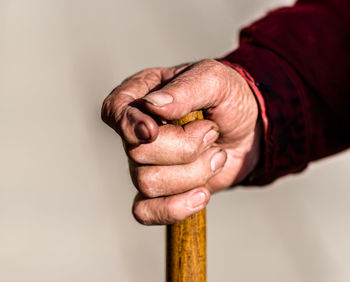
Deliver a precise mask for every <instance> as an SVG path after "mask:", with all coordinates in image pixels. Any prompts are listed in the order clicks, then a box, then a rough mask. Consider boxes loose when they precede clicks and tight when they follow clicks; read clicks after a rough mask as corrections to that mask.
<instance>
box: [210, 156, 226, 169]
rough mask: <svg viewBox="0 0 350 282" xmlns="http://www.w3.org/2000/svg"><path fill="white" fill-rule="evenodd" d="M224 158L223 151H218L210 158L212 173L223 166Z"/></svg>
mask: <svg viewBox="0 0 350 282" xmlns="http://www.w3.org/2000/svg"><path fill="white" fill-rule="evenodd" d="M226 157H227V156H226V152H225V151H224V150H220V151H219V152H217V153H216V154H215V155H214V156H213V157H212V158H211V161H210V168H211V171H212V172H213V173H215V172H217V171H218V170H219V169H220V168H222V167H223V166H224V164H225V162H226Z"/></svg>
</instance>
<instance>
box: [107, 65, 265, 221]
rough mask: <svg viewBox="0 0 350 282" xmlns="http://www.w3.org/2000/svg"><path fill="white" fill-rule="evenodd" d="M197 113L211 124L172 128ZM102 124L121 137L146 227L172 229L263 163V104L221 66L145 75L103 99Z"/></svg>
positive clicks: (149, 71) (183, 67)
mask: <svg viewBox="0 0 350 282" xmlns="http://www.w3.org/2000/svg"><path fill="white" fill-rule="evenodd" d="M194 110H203V111H204V114H205V118H206V119H205V120H197V121H193V122H191V123H189V124H187V125H185V126H183V127H181V126H175V125H172V124H169V123H167V121H169V120H174V119H180V118H182V117H184V116H185V115H187V114H188V113H190V112H191V111H194ZM102 119H103V121H104V122H106V123H107V124H108V125H109V126H111V127H112V128H113V129H115V131H116V132H117V133H118V134H119V135H120V136H121V138H122V139H123V141H124V145H125V146H124V147H125V151H126V153H127V155H128V156H129V158H130V160H131V162H130V163H131V165H130V173H131V177H132V180H133V183H134V184H135V186H136V188H137V189H138V191H139V193H138V195H137V196H136V198H135V201H134V205H133V214H134V216H135V218H136V219H137V220H138V221H139V222H141V223H142V224H170V223H175V222H177V221H181V220H183V219H185V218H186V217H188V216H190V215H192V214H194V213H196V212H198V211H199V210H201V209H203V208H204V207H205V206H206V205H207V203H208V201H209V198H210V194H211V193H214V192H217V191H220V190H222V189H224V188H227V187H229V186H232V185H234V184H237V183H239V182H240V181H242V180H243V179H244V178H245V177H246V176H247V175H248V174H249V173H250V172H251V171H252V170H253V169H254V167H255V166H256V164H257V162H258V159H259V151H260V137H261V132H262V128H261V125H260V122H259V119H258V105H257V103H256V100H255V97H254V95H253V93H252V91H251V90H250V88H249V86H248V84H247V83H246V81H245V80H244V78H243V77H242V76H241V75H240V74H239V73H237V72H236V71H235V70H234V69H232V68H230V67H229V66H226V65H225V64H223V63H221V62H218V61H215V60H204V61H201V62H198V63H193V64H186V65H181V66H178V67H171V68H151V69H146V70H143V71H141V72H139V73H137V74H135V75H133V76H131V77H130V78H128V79H127V80H125V81H124V82H123V83H122V84H121V85H119V86H118V87H116V88H115V89H114V90H113V91H112V93H111V94H110V95H109V96H108V97H107V98H106V99H105V101H104V103H103V106H102Z"/></svg>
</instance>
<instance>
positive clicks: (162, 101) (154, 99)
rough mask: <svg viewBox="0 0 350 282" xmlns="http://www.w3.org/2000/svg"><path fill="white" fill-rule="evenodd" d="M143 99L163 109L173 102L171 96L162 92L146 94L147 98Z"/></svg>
mask: <svg viewBox="0 0 350 282" xmlns="http://www.w3.org/2000/svg"><path fill="white" fill-rule="evenodd" d="M143 99H144V100H146V101H147V102H149V103H151V104H152V105H154V106H157V107H163V106H165V105H167V104H170V103H171V102H172V101H173V100H174V98H173V96H171V95H169V94H166V93H163V92H154V93H151V94H148V95H147V96H145V97H143Z"/></svg>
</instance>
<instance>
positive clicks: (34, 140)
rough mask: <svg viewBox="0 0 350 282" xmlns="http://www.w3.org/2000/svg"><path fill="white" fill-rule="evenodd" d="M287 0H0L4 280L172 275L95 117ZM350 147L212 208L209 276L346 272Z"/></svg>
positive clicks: (271, 281) (117, 149) (342, 275)
mask: <svg viewBox="0 0 350 282" xmlns="http://www.w3.org/2000/svg"><path fill="white" fill-rule="evenodd" d="M288 3H291V1H290V0H274V1H271V0H255V1H247V0H231V1H230V0H215V1H214V0H213V1H209V0H177V1H164V0H147V1H136V0H128V1H126V0H125V1H122V0H102V1H82V0H80V1H73V0H70V1H68V0H64V1H63V0H56V1H54V0H41V1H40V0H32V1H25V0H22V1H20V0H2V1H1V0H0V171H1V177H0V282H29V281H30V282H56V281H57V282H63V281H64V282H80V281H81V282H100V281H103V282H112V281H113V282H116V281H123V282H124V281H132V282H133V281H152V282H153V281H163V280H164V279H163V278H164V254H165V250H164V228H163V227H143V226H141V225H138V224H137V223H136V222H135V221H134V220H133V218H132V216H131V213H130V206H131V201H132V199H133V196H134V194H135V190H134V188H133V187H132V185H131V183H130V180H129V176H128V172H127V165H126V163H127V162H126V158H125V156H124V153H123V151H122V147H121V142H120V140H119V138H118V136H117V135H116V134H114V133H113V131H112V130H110V129H109V128H107V127H106V126H105V125H103V124H102V122H101V121H100V119H99V110H100V105H101V102H102V100H103V98H104V97H105V96H106V95H107V94H108V93H109V91H110V90H111V89H112V88H113V86H115V85H116V84H118V83H119V82H120V81H121V80H122V79H124V78H125V77H126V76H128V75H130V74H132V73H134V72H136V71H138V70H140V69H142V68H145V67H150V66H160V65H162V66H166V65H173V64H178V63H181V62H186V61H193V60H198V59H202V58H206V57H215V56H219V55H222V54H224V53H226V52H228V51H229V50H231V49H233V47H234V46H236V44H237V40H236V38H237V31H238V29H239V28H240V27H241V26H242V25H245V24H247V23H249V22H250V21H251V20H253V19H254V18H257V17H259V16H261V15H263V14H264V13H265V12H266V11H267V10H269V9H271V8H273V7H277V6H279V5H281V4H288ZM349 165H350V154H349V152H347V153H343V154H341V155H339V156H335V157H332V158H330V159H327V160H324V161H321V162H319V163H316V164H314V165H311V166H310V168H309V169H308V170H307V171H306V172H305V173H303V174H302V175H298V176H290V177H287V178H285V179H282V180H280V181H278V182H277V183H276V184H274V185H272V186H271V187H268V188H265V189H260V190H258V189H248V190H240V189H238V190H235V191H229V192H223V193H221V194H218V195H216V196H214V197H213V198H212V200H211V203H210V205H209V207H208V217H209V218H208V226H209V228H208V276H209V281H220V282H224V281H234V282H235V281H237V282H253V281H254V282H255V281H262V282H265V281H266V282H281V281H283V282H288V281H293V282H294V281H297V282H324V281H350V269H349V261H350V242H349V239H348V238H349V235H350V223H349V218H350V216H349V213H350V206H349V197H350V190H349V189H348V188H349V185H350V180H349Z"/></svg>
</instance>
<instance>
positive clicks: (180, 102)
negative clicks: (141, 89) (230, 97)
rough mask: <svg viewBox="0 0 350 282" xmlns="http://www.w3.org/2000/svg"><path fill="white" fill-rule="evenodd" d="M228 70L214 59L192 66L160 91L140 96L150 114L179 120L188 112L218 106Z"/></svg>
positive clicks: (222, 95) (225, 89)
mask: <svg viewBox="0 0 350 282" xmlns="http://www.w3.org/2000/svg"><path fill="white" fill-rule="evenodd" d="M228 77H229V75H228V70H227V67H226V66H224V65H223V64H222V63H220V62H217V61H215V60H204V61H201V62H199V63H197V64H194V65H192V66H191V67H190V68H189V69H187V70H186V71H185V72H183V73H181V74H180V75H178V76H176V77H175V78H174V79H173V80H171V81H170V82H169V83H168V84H166V85H165V86H164V87H162V88H161V89H159V90H157V91H154V92H151V93H149V94H148V95H146V96H144V97H143V99H144V100H145V101H146V103H145V106H146V108H147V110H148V111H150V112H151V113H152V114H155V115H157V116H160V117H161V118H163V119H166V120H173V119H180V118H182V117H184V116H186V115H187V114H188V113H190V112H192V111H195V110H201V109H209V108H213V107H216V106H217V105H219V104H220V103H221V102H222V100H223V99H224V97H225V96H226V94H225V92H227V85H228Z"/></svg>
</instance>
